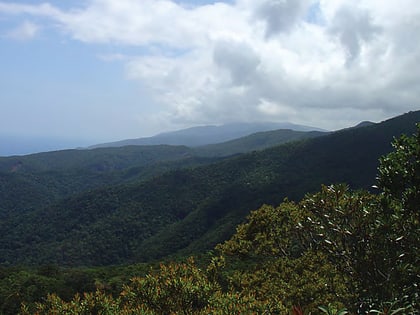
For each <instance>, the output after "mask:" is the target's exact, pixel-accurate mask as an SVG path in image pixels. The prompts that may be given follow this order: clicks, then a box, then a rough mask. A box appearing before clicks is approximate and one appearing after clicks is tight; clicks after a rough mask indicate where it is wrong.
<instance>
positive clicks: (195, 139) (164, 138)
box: [89, 122, 326, 149]
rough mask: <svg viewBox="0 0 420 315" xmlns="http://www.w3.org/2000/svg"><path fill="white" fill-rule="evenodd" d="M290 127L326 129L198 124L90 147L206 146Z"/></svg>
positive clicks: (301, 127)
mask: <svg viewBox="0 0 420 315" xmlns="http://www.w3.org/2000/svg"><path fill="white" fill-rule="evenodd" d="M278 129H290V130H294V131H320V132H325V131H326V130H323V129H320V128H315V127H309V126H304V125H297V124H292V123H286V122H283V123H275V122H261V123H231V124H226V125H220V126H198V127H191V128H187V129H182V130H177V131H172V132H165V133H161V134H157V135H155V136H153V137H147V138H138V139H128V140H122V141H117V142H110V143H103V144H98V145H94V146H91V147H89V148H90V149H94V148H103V147H121V146H127V145H159V144H169V145H185V146H189V147H197V146H204V145H208V144H215V143H221V142H226V141H230V140H234V139H238V138H241V137H245V136H248V135H251V134H254V133H257V132H264V131H271V130H278Z"/></svg>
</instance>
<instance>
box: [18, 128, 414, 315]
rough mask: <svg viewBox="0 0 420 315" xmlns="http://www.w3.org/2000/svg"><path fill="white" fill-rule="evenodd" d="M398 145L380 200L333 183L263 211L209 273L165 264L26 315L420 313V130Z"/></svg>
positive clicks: (50, 300) (387, 161) (189, 264)
mask: <svg viewBox="0 0 420 315" xmlns="http://www.w3.org/2000/svg"><path fill="white" fill-rule="evenodd" d="M394 148H395V150H394V152H392V153H390V154H389V155H387V156H385V157H383V158H382V159H381V160H380V167H379V172H378V173H379V174H378V189H379V190H380V193H379V194H377V195H373V194H371V193H368V192H366V191H351V190H350V189H349V188H348V187H347V186H346V185H333V186H323V187H322V188H321V191H320V192H318V193H316V194H310V195H306V196H305V197H304V198H303V199H302V200H301V201H300V202H298V203H295V202H291V201H288V200H285V201H284V202H283V203H282V204H280V205H279V206H278V207H273V206H268V205H264V206H262V207H261V208H260V209H258V210H256V211H254V212H252V213H251V214H250V215H249V217H248V220H247V222H246V223H244V224H242V225H240V226H238V228H237V231H236V233H235V234H234V235H233V237H232V238H230V239H229V240H228V241H226V242H225V243H223V244H220V245H218V246H217V247H216V248H215V251H214V253H213V258H212V260H211V261H210V262H209V263H208V265H207V266H206V267H199V266H198V265H197V264H195V263H194V260H193V259H188V260H187V261H185V262H182V263H169V264H162V265H161V266H160V268H159V269H158V270H155V271H151V272H149V273H148V274H147V275H146V276H143V277H134V278H132V280H131V281H130V283H129V284H127V285H124V287H123V290H122V291H121V292H120V293H119V294H118V295H115V296H113V295H110V294H107V293H106V292H105V291H104V290H100V289H98V290H97V291H96V292H91V293H85V294H84V295H76V296H75V297H74V298H73V299H72V300H70V301H65V300H63V299H62V298H60V297H59V296H58V295H56V294H51V295H48V297H47V298H46V299H45V300H44V302H42V303H39V304H36V305H29V304H28V305H23V306H22V309H21V314H288V313H289V312H291V313H292V314H349V313H350V314H368V313H370V314H418V313H419V311H418V310H419V308H420V304H419V300H420V296H419V277H420V272H419V271H420V270H419V269H420V254H419V253H420V249H419V239H420V229H419V226H420V218H419V215H420V212H419V205H420V125H418V132H417V135H415V136H413V137H406V136H403V137H401V138H400V139H398V140H396V141H395V142H394ZM345 307H346V308H345Z"/></svg>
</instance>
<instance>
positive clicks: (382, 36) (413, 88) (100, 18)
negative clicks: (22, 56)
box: [0, 0, 420, 129]
mask: <svg viewBox="0 0 420 315" xmlns="http://www.w3.org/2000/svg"><path fill="white" fill-rule="evenodd" d="M0 14H14V15H18V14H22V15H26V16H27V15H29V16H30V15H34V16H38V17H45V18H48V19H50V20H52V21H53V22H54V23H55V25H58V26H59V29H60V30H61V31H62V32H63V34H64V36H67V35H69V36H71V37H72V38H73V39H75V40H78V41H82V42H84V43H86V44H90V43H95V44H97V43H99V44H103V45H108V44H112V45H114V46H115V47H121V52H117V53H115V54H113V55H101V58H103V59H104V60H106V61H111V60H117V61H118V62H121V63H124V65H125V69H126V73H127V77H128V78H129V79H131V80H137V81H139V83H140V84H141V86H143V87H145V88H147V89H148V90H149V91H150V92H151V93H152V94H153V95H154V98H155V100H156V103H157V104H159V106H160V107H159V109H157V110H156V112H157V113H158V115H160V117H164V119H166V120H167V124H168V125H170V124H171V123H172V124H179V125H182V124H186V125H187V124H191V123H220V122H226V121H234V120H287V119H290V120H294V121H296V122H300V123H306V124H310V125H319V126H320V127H324V128H332V129H333V128H338V127H342V124H345V125H348V124H352V123H355V122H357V121H358V120H364V119H377V120H380V119H383V118H386V117H390V116H392V115H395V114H399V113H401V112H403V111H407V110H412V109H413V106H416V105H417V106H419V105H418V104H419V102H420V91H419V89H418V86H420V66H419V64H418V60H420V43H419V42H418V41H416V40H415V39H416V38H417V37H418V30H419V29H420V24H419V23H420V22H418V21H420V6H418V3H417V0H400V1H398V2H392V1H381V0H356V1H353V0H336V1H331V0H320V1H316V0H293V1H292V0H260V1H255V0H237V1H236V2H234V3H233V4H227V3H215V4H213V5H203V6H190V7H186V6H181V5H179V4H177V3H175V2H173V1H169V0H142V1H137V0H119V1H114V0H91V1H88V2H86V5H85V7H81V8H80V7H79V8H78V9H74V10H67V11H66V10H60V9H58V8H56V7H54V6H52V5H51V4H42V5H14V4H6V3H3V2H0ZM28 29H29V28H28ZM34 32H36V30H35V31H34ZM27 33H28V34H29V33H30V31H27ZM127 46H128V47H139V48H140V50H141V51H142V53H141V54H139V55H138V56H126V55H124V53H123V51H124V49H123V48H124V47H127ZM343 114H344V115H345V116H346V117H345V118H344V119H342V118H340V117H341V116H343ZM369 115H372V116H369ZM154 119H155V118H154Z"/></svg>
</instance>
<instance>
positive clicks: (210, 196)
mask: <svg viewBox="0 0 420 315" xmlns="http://www.w3.org/2000/svg"><path fill="white" fill-rule="evenodd" d="M419 121H420V111H417V112H411V113H408V114H405V115H402V116H399V117H396V118H394V119H391V120H388V121H385V122H382V123H379V124H375V125H371V126H366V127H361V128H356V129H347V130H343V131H339V132H335V133H333V134H330V135H327V136H323V137H318V138H314V139H310V140H304V141H300V142H293V143H288V144H285V145H282V146H278V147H274V148H270V149H267V150H264V151H258V152H252V153H249V154H244V155H240V156H238V157H234V158H231V159H225V160H222V161H220V162H217V163H213V164H210V165H206V166H200V167H195V168H192V169H179V170H174V171H171V172H169V173H166V174H163V175H160V176H156V177H154V178H152V179H149V180H147V181H143V182H139V183H136V182H132V183H131V184H123V185H119V186H114V187H110V188H106V189H98V190H93V191H90V192H87V193H83V194H81V195H79V196H73V197H71V198H68V199H66V200H63V201H60V202H58V203H56V204H54V205H52V206H48V207H45V208H39V209H34V210H33V211H28V212H27V213H26V214H25V215H17V216H11V217H9V218H8V219H7V221H2V224H1V232H2V235H5V236H6V237H3V238H2V240H1V241H0V257H1V259H2V260H1V263H3V264H4V263H12V264H16V263H29V264H39V263H51V262H53V263H59V264H64V265H110V264H118V263H127V262H133V261H149V260H151V259H157V258H162V257H165V256H168V255H173V254H176V253H177V254H187V253H191V252H194V251H202V250H205V249H209V248H211V247H212V246H214V245H215V244H216V243H218V242H220V241H222V240H224V239H227V238H228V237H230V236H231V235H232V233H233V232H234V227H235V226H236V225H237V224H238V223H240V222H242V220H243V219H244V217H245V216H246V215H247V214H248V213H249V210H251V209H256V208H258V207H260V206H261V205H262V204H263V203H269V204H278V203H280V202H281V201H282V200H283V199H284V198H285V197H289V198H291V199H299V198H301V197H302V196H303V194H305V193H306V192H311V191H316V190H317V189H319V186H320V185H321V184H330V183H337V182H347V183H349V184H350V186H351V187H353V188H369V187H370V186H371V185H372V184H374V183H375V175H376V168H377V165H378V158H379V157H380V156H381V155H383V154H385V153H387V152H389V151H390V149H391V146H390V143H391V141H392V139H393V137H395V136H399V135H400V134H402V133H406V134H412V133H414V131H415V123H416V122H419Z"/></svg>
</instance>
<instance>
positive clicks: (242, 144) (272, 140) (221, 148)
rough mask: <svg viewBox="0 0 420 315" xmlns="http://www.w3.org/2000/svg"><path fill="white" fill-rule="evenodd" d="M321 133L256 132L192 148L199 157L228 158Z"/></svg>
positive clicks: (320, 133) (290, 131)
mask: <svg viewBox="0 0 420 315" xmlns="http://www.w3.org/2000/svg"><path fill="white" fill-rule="evenodd" d="M326 134H327V132H321V131H295V130H291V129H279V130H273V131H265V132H258V133H254V134H252V135H249V136H246V137H243V138H239V139H234V140H231V141H227V142H222V143H217V144H209V145H206V146H201V147H197V148H194V152H195V153H196V154H198V155H200V156H208V157H210V156H228V155H234V154H239V153H246V152H251V151H254V150H263V149H267V148H270V147H274V146H277V145H280V144H283V143H286V142H290V141H297V140H303V139H310V138H315V137H320V136H323V135H326Z"/></svg>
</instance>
